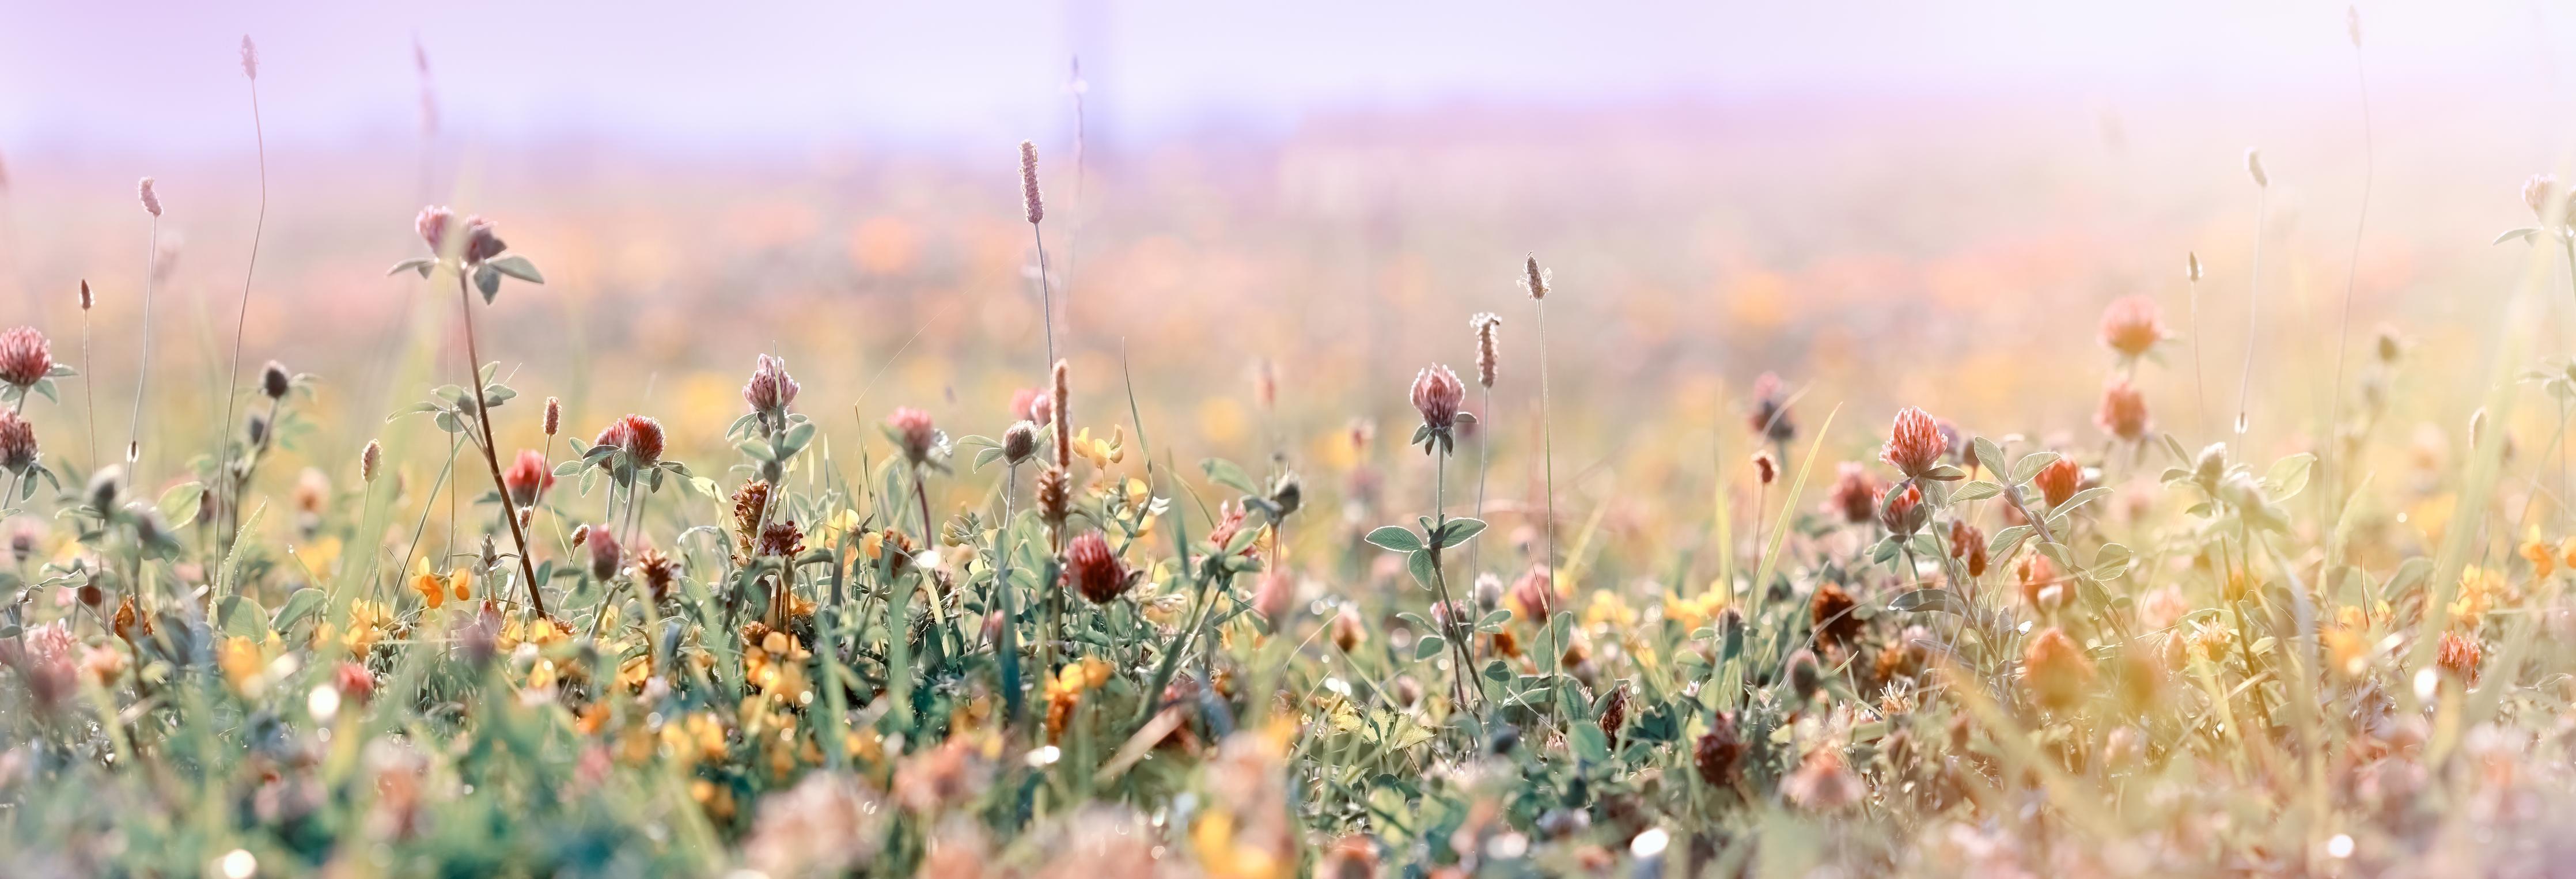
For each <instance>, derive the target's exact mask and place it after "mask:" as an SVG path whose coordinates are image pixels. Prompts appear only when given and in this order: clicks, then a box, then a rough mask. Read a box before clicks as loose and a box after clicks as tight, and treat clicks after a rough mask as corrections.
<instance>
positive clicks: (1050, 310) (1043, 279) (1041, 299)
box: [1029, 223, 1056, 368]
mask: <svg viewBox="0 0 2576 879" xmlns="http://www.w3.org/2000/svg"><path fill="white" fill-rule="evenodd" d="M1029 237H1030V239H1032V240H1034V241H1036V242H1037V248H1038V310H1039V311H1040V312H1042V313H1043V315H1044V317H1045V319H1046V345H1047V359H1046V362H1047V365H1048V367H1049V368H1053V367H1054V365H1055V360H1056V357H1055V290H1054V287H1053V285H1052V284H1050V283H1049V282H1048V280H1047V255H1046V230H1045V229H1042V228H1039V226H1038V224H1036V223H1030V224H1029Z"/></svg>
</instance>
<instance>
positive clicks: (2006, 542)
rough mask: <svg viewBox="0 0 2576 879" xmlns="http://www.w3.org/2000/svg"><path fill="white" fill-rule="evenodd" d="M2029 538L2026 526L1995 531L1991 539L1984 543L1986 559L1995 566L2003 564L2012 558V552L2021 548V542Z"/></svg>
mask: <svg viewBox="0 0 2576 879" xmlns="http://www.w3.org/2000/svg"><path fill="white" fill-rule="evenodd" d="M2029 538H2030V526H2028V525H2014V526H2011V527H2008V528H2005V529H2003V530H2001V531H1997V532H1995V536H1994V538H1993V539H1991V540H1988V541H1986V557H1987V558H1989V559H1992V560H1994V563H1995V564H1998V565H2000V564H2003V563H2004V560H2005V559H2009V558H2012V554H2013V551H2014V550H2018V549H2020V548H2021V542H2022V541H2023V540H2027V539H2029Z"/></svg>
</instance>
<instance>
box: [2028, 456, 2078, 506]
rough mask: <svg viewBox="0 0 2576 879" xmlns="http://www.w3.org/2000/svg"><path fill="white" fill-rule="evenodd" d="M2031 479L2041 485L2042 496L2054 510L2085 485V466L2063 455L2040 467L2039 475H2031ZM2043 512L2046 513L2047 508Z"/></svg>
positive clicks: (2033, 482)
mask: <svg viewBox="0 0 2576 879" xmlns="http://www.w3.org/2000/svg"><path fill="white" fill-rule="evenodd" d="M2030 481H2031V484H2032V485H2036V486H2038V487H2039V494H2040V497H2041V499H2043V500H2046V501H2047V502H2048V509H2050V510H2054V509H2057V505H2059V504H2063V503H2065V502H2066V501H2067V499H2068V498H2072V497H2074V496H2075V491H2076V489H2079V488H2082V487H2083V485H2084V468H2082V467H2080V466H2077V465H2076V463H2075V460H2074V459H2072V458H2063V457H2061V458H2058V459H2057V460H2055V461H2050V462H2048V466H2046V467H2042V468H2039V475H2037V476H2033V477H2031V478H2030ZM2041 512H2042V514H2045V513H2046V510H2043V511H2041Z"/></svg>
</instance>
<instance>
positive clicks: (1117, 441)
mask: <svg viewBox="0 0 2576 879" xmlns="http://www.w3.org/2000/svg"><path fill="white" fill-rule="evenodd" d="M1073 452H1074V454H1077V455H1081V456H1082V457H1083V458H1084V459H1086V460H1089V461H1090V462H1091V466H1092V467H1094V468H1097V469H1101V470H1106V469H1109V465H1111V464H1115V463H1118V462H1120V461H1123V460H1126V458H1127V428H1125V427H1123V426H1113V427H1112V428H1110V435H1109V438H1108V439H1092V438H1091V428H1088V427H1086V428H1083V429H1082V430H1080V431H1078V432H1076V433H1074V435H1073Z"/></svg>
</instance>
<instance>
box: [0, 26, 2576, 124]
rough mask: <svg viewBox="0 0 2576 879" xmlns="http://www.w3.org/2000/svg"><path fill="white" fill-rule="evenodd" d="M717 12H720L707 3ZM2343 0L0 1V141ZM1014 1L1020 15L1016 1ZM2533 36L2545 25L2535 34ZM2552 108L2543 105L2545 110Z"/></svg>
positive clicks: (1230, 120) (2146, 71)
mask: <svg viewBox="0 0 2576 879" xmlns="http://www.w3.org/2000/svg"><path fill="white" fill-rule="evenodd" d="M719 7H728V8H722V9H719ZM2344 9H2345V6H2344V4H2342V3H2340V2H2286V3H2260V4H2247V3H2241V2H2218V0H2182V2H2152V3H2118V4H2101V3H2066V2H1990V0H1989V2H1940V3H1901V2H1893V0H1891V2H1882V3H1855V2H1832V0H1828V2H1813V3H1705V2H1676V3H1565V2H1562V0H1553V2H1521V0H1496V2H1481V3H1473V4H1468V3H1406V2H1399V3H1385V2H1360V0H1309V2H1300V3H1292V4H1256V3H1147V2H1127V0H1073V2H1065V3H1035V2H1030V3H1002V2H982V0H943V2H935V3H900V4H893V3H849V2H811V3H807V2H752V3H736V4H709V3H703V2H672V0H619V2H605V0H578V2H576V0H547V2H528V0H517V2H501V0H415V2H409V3H400V4H390V3H345V2H310V0H301V2H247V0H213V2H188V3H162V2H150V3H147V2H134V0H106V2H87V3H76V2H59V3H35V2H14V3H11V4H9V6H8V8H7V9H6V10H5V11H0V151H7V150H19V149H36V150H43V149H57V150H92V149H96V150H109V151H123V150H137V151H146V152H185V151H190V150H211V149H224V150H229V149H237V148H239V146H240V142H241V140H242V138H243V136H244V134H245V132H244V131H243V129H244V128H245V127H246V126H245V120H244V118H243V105H244V103H245V101H246V97H245V95H244V90H243V88H242V81H241V77H240V73H239V70H238V68H237V66H236V62H235V51H236V49H235V47H236V44H237V41H238V39H239V37H240V36H241V35H242V34H244V33H248V34H250V35H252V36H253V37H254V38H255V39H257V40H258V42H259V45H260V50H261V54H262V58H263V65H264V70H263V74H262V79H261V97H262V105H263V110H264V111H265V121H266V125H267V131H268V134H269V137H270V138H271V143H272V145H286V146H290V147H293V146H321V147H328V146H333V145H339V144H347V143H364V142H371V141H375V140H378V139H384V138H403V139H406V140H407V139H409V138H411V137H412V136H413V133H414V131H415V130H416V129H415V126H416V125H417V122H416V119H417V111H416V107H417V105H418V94H419V91H418V90H419V80H418V77H417V75H416V74H415V72H414V70H413V66H412V45H413V41H414V39H415V37H417V39H418V40H419V41H420V43H421V44H422V45H423V46H424V47H425V48H426V50H427V52H428V56H429V59H430V63H431V66H432V77H433V80H434V83H435V86H436V92H437V97H438V105H439V108H440V111H441V116H442V119H443V122H444V125H445V126H446V127H447V130H448V131H449V132H450V133H453V134H459V135H462V136H465V137H469V138H472V139H475V140H478V141H481V142H491V143H510V142H538V141H544V140H548V139H556V138H579V139H584V140H590V141H632V142H635V143H638V144H640V145H647V146H655V147H661V148H669V149H679V150H716V151H724V150H732V149H739V148H742V147H746V146H761V147H787V148H795V147H802V146H810V145H813V144H817V143H829V142H840V141H869V142H889V143H916V144H931V145H944V144H951V143H963V142H969V141H972V142H983V143H989V142H993V141H996V140H1001V141H1008V140H1015V139H1018V138H1020V137H1023V136H1031V135H1038V136H1044V135H1047V134H1049V133H1052V132H1055V131H1060V130H1061V129H1062V128H1063V127H1064V126H1065V125H1067V124H1068V123H1067V121H1066V120H1067V117H1068V113H1067V112H1066V111H1065V106H1066V99H1065V95H1064V88H1063V86H1064V80H1065V78H1066V77H1065V67H1066V61H1067V58H1068V57H1069V56H1070V55H1072V54H1073V53H1074V52H1076V51H1077V50H1079V51H1080V52H1082V53H1083V54H1084V55H1085V56H1086V57H1085V63H1086V66H1087V68H1089V69H1088V71H1087V72H1088V73H1090V74H1091V75H1090V78H1091V79H1092V80H1093V81H1094V83H1095V86H1094V91H1093V93H1092V94H1093V97H1094V99H1095V100H1096V101H1097V103H1096V104H1095V105H1094V106H1095V107H1096V108H1097V112H1098V114H1099V115H1098V116H1096V117H1095V119H1096V120H1097V121H1096V122H1095V124H1097V125H1100V126H1102V128H1103V130H1109V131H1116V132H1118V133H1120V134H1121V135H1122V136H1126V137H1146V138H1150V137H1155V136H1158V135H1163V134H1169V133H1174V132H1191V131H1202V130H1207V129H1209V128H1250V129H1253V130H1256V131H1259V130H1276V129H1279V128H1283V127H1287V126H1293V125H1294V124H1295V123H1296V122H1297V121H1298V120H1299V119H1301V118H1304V117H1306V116H1308V115H1309V114H1314V113H1319V112H1336V111H1343V110H1352V109H1375V110H1387V109H1393V110H1413V109H1428V108H1438V107H1441V106H1447V105H1451V104H1457V103H1474V104H1479V105H1486V106H1491V105H1495V104H1504V105H1511V104H1542V105H1576V106H1592V105H1602V104H1615V103H1620V102H1631V103H1644V102H1653V101H1667V100H1674V99H1692V100H1729V99H1768V100H1778V99H1784V98H1785V99H1791V100H1798V99H1809V98H1812V99H1819V100H1823V99H1831V98H1834V97H1837V96H1868V97H1903V96H1907V95H1914V94H1937V95H1948V96H1958V95H1968V96H1979V95H1990V96H2003V97H2005V98H2007V99H2012V100H2027V101H2064V102H2071V103H2075V104H2077V105H2079V106H2080V105H2081V103H2082V102H2084V101H2111V102H2121V101H2131V100H2158V101H2168V100H2174V101H2206V102H2209V103H2211V104H2213V105H2229V104H2242V103H2245V102H2250V101H2263V100H2288V101H2292V102H2295V101H2297V100H2299V99H2300V97H2301V96H2303V95H2306V94H2309V93H2311V92H2314V93H2316V94H2319V95H2333V96H2335V99H2336V100H2342V99H2343V96H2346V95H2348V94H2349V90H2350V87H2351V82H2352V79H2351V77H2352V58H2351V51H2352V50H2351V48H2350V46H2348V45H2347V44H2346V42H2345V37H2344V25H2343V19H2344ZM1024 10H1039V11H1036V12H1029V11H1024ZM2361 11H2362V15H2363V18H2364V20H2365V23H2366V25H2365V26H2366V29H2367V31H2368V33H2367V35H2366V40H2367V43H2366V45H2367V47H2368V48H2367V50H2366V51H2367V53H2368V58H2369V62H2370V64H2371V69H2372V76H2373V78H2374V86H2375V87H2377V88H2380V89H2382V90H2384V91H2385V92H2386V93H2388V94H2391V95H2393V96H2395V99H2397V100H2401V101H2402V100H2404V99H2405V96H2406V95H2407V94H2409V93H2413V94H2416V95H2418V96H2421V97H2425V98H2431V99H2437V100H2438V99H2441V97H2442V96H2446V95H2448V96H2462V97H2471V98H2475V99H2477V100H2480V101H2510V100H2531V101H2536V102H2547V103H2548V105H2551V106H2562V107H2563V106H2565V104H2564V102H2563V101H2559V100H2555V99H2556V98H2558V97H2559V96H2561V95H2564V94H2565V93H2566V90H2565V88H2564V87H2563V85H2562V83H2563V80H2564V78H2565V73H2564V72H2562V70H2561V69H2560V68H2561V65H2562V62H2560V61H2559V60H2558V59H2556V58H2553V57H2552V56H2551V55H2550V49H2549V46H2550V44H2551V43H2553V42H2556V43H2566V42H2567V41H2566V40H2564V39H2563V37H2564V36H2565V35H2566V34H2567V33H2568V32H2569V31H2570V29H2571V28H2576V12H2571V11H2570V10H2567V9H2562V8H2551V7H2550V6H2549V4H2545V3H2536V2H2499V3H2492V4H2486V3H2471V4H2395V3H2364V4H2362V10H2361ZM2553 35H2555V36H2557V37H2562V38H2561V39H2553ZM2561 115H2563V114H2561Z"/></svg>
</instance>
